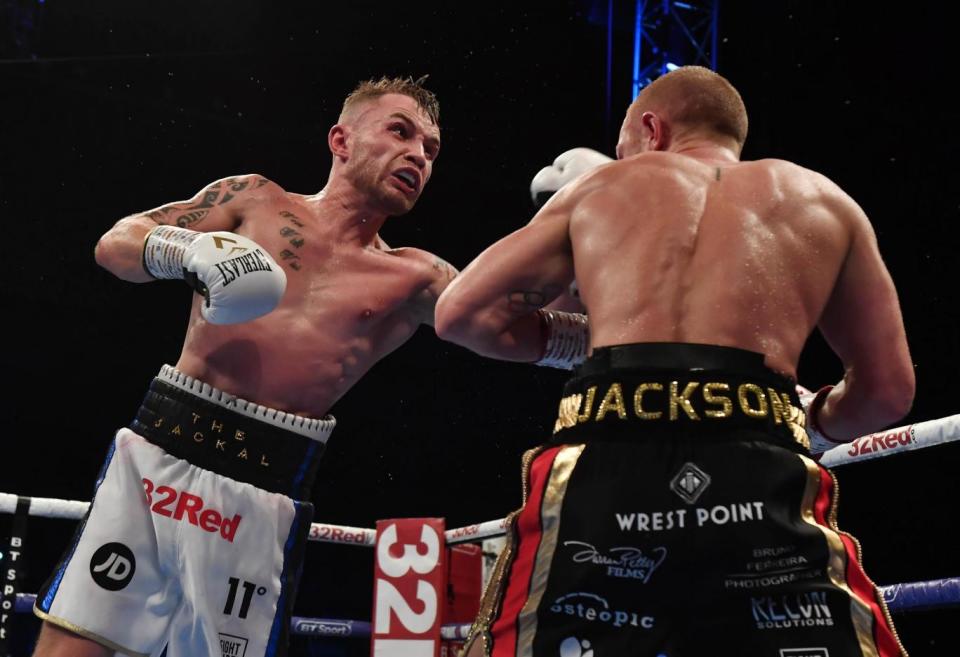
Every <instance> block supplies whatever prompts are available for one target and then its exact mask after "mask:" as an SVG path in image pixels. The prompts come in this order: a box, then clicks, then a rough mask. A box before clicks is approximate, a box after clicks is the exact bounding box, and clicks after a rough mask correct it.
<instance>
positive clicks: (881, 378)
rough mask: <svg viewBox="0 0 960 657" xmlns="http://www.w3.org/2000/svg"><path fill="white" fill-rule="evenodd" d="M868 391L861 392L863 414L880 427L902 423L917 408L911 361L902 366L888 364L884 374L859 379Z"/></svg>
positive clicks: (877, 373) (874, 374)
mask: <svg viewBox="0 0 960 657" xmlns="http://www.w3.org/2000/svg"><path fill="white" fill-rule="evenodd" d="M859 382H860V383H861V385H863V386H864V388H865V389H863V390H861V392H860V395H859V396H860V399H861V400H862V404H863V406H865V408H863V409H862V414H863V415H864V416H866V417H870V418H871V420H872V421H873V422H875V423H876V424H877V425H878V426H884V427H886V426H890V425H891V424H893V423H894V422H898V421H899V420H902V419H903V418H904V417H905V416H906V415H907V414H908V413H909V412H910V409H911V408H912V407H913V398H914V394H915V392H916V379H915V377H914V374H913V366H912V365H911V364H910V363H909V362H908V363H906V364H904V365H902V366H899V367H893V365H892V363H888V364H887V367H886V368H885V369H884V371H883V372H882V373H881V372H876V373H873V374H872V375H871V376H867V377H859Z"/></svg>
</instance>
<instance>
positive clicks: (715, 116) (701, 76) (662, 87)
mask: <svg viewBox="0 0 960 657" xmlns="http://www.w3.org/2000/svg"><path fill="white" fill-rule="evenodd" d="M630 111H634V112H637V111H638V112H641V113H642V112H646V111H652V112H654V113H657V112H659V113H662V114H663V115H664V116H665V118H667V119H668V120H670V121H672V122H674V123H677V124H680V125H683V126H687V127H690V128H693V129H706V130H708V131H709V132H712V133H714V134H717V135H723V136H726V137H731V138H733V139H734V140H736V142H737V144H738V145H739V146H743V142H744V141H746V138H747V108H746V107H745V106H744V104H743V99H742V98H740V93H739V92H738V91H737V90H736V89H735V88H734V86H733V85H732V84H730V82H729V81H728V80H727V79H726V78H725V77H723V76H722V75H719V74H717V73H714V72H713V71H711V70H710V69H708V68H704V67H702V66H681V67H680V68H678V69H676V70H674V71H671V72H670V73H667V74H666V75H663V76H661V77H659V78H657V79H656V80H654V81H653V82H652V83H650V84H649V85H648V86H647V87H646V88H644V90H643V91H641V92H640V95H639V96H637V99H636V100H635V101H633V104H632V105H631V106H630Z"/></svg>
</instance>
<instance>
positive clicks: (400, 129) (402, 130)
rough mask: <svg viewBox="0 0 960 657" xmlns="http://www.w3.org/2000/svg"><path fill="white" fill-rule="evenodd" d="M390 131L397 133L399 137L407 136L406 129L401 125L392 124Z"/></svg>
mask: <svg viewBox="0 0 960 657" xmlns="http://www.w3.org/2000/svg"><path fill="white" fill-rule="evenodd" d="M390 130H391V131H393V132H395V133H397V134H398V135H400V136H401V137H406V136H407V127H406V126H405V125H403V124H402V123H394V124H393V125H391V126H390Z"/></svg>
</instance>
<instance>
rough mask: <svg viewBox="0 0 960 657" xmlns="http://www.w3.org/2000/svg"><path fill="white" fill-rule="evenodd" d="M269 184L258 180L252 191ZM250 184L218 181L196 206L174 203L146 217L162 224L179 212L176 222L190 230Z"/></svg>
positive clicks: (226, 180)
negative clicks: (170, 215) (169, 215)
mask: <svg viewBox="0 0 960 657" xmlns="http://www.w3.org/2000/svg"><path fill="white" fill-rule="evenodd" d="M268 182H270V181H269V180H267V179H266V178H258V179H257V180H256V181H255V182H254V183H253V184H254V186H253V187H252V188H251V189H256V188H257V187H263V186H264V185H266V184H267V183H268ZM250 184H251V183H250V181H248V180H240V179H237V178H227V179H225V180H218V181H217V182H215V183H213V184H211V185H209V186H208V187H206V188H205V189H204V190H203V196H202V197H201V198H200V201H199V202H197V203H196V204H195V205H187V206H186V207H184V204H182V203H172V204H170V205H166V206H163V207H161V208H157V209H156V210H153V211H152V212H148V213H147V214H146V216H147V217H149V218H151V219H153V220H154V221H156V222H157V223H160V222H161V221H162V220H163V219H164V218H166V216H167V215H168V214H170V213H173V212H179V213H180V214H179V215H177V216H176V218H175V219H174V222H175V223H176V225H177V226H180V228H188V227H190V226H193V225H194V224H198V223H200V222H201V221H203V219H204V218H205V217H206V216H207V215H208V214H210V208H212V207H215V206H217V205H223V204H224V203H229V202H230V201H231V200H233V199H234V198H235V197H236V195H237V194H239V193H240V192H242V191H243V190H245V189H247V187H250Z"/></svg>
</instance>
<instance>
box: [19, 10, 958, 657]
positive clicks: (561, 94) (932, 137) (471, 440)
mask: <svg viewBox="0 0 960 657" xmlns="http://www.w3.org/2000/svg"><path fill="white" fill-rule="evenodd" d="M278 4H279V3H278ZM285 4H286V6H285V8H278V7H274V6H272V3H269V2H266V1H263V2H252V1H246V2H230V3H225V2H219V3H217V2H207V3H197V2H191V1H188V0H178V1H172V2H163V3H158V2H149V3H148V2H131V1H130V0H109V1H108V0H97V1H96V2H84V3H77V2H67V1H65V0H64V1H61V0H47V2H46V3H37V2H25V1H20V2H17V1H13V0H2V2H0V7H2V13H0V100H2V102H0V221H2V226H3V229H2V233H0V235H2V236H3V237H4V244H5V247H4V249H3V253H4V263H3V266H2V268H0V272H2V273H3V274H5V279H4V282H3V283H2V284H0V291H2V299H0V301H2V305H0V308H3V309H4V310H3V311H2V312H3V317H4V319H3V321H2V325H3V327H4V328H5V331H4V333H5V335H6V340H7V348H6V354H5V357H4V360H3V362H4V367H3V376H2V381H3V386H4V390H3V399H4V400H5V401H6V403H5V413H4V416H5V420H6V421H5V426H4V431H3V439H2V441H3V445H4V450H3V452H0V492H11V493H18V494H23V495H33V496H46V497H62V498H69V499H80V500H87V499H89V498H90V495H91V493H92V484H93V480H94V478H95V476H96V473H97V470H98V468H99V465H100V463H101V460H102V458H103V456H104V453H105V450H106V446H107V444H108V442H109V440H110V437H111V435H112V432H113V431H114V430H115V429H116V428H117V427H118V426H120V425H122V424H124V423H126V422H127V421H128V420H129V419H130V418H131V417H132V413H133V412H134V410H135V409H136V406H137V404H138V403H139V401H140V399H141V398H142V395H143V392H144V390H145V387H146V385H147V383H148V382H149V380H150V378H151V377H152V376H153V375H154V374H155V372H156V371H157V369H158V368H159V365H160V364H161V363H164V362H168V363H173V362H175V361H176V359H177V356H178V354H179V350H180V346H181V340H182V336H183V331H184V328H185V325H186V320H187V316H188V311H189V296H190V293H189V292H188V290H187V288H186V287H184V286H183V285H181V284H178V283H158V284H154V285H145V286H136V285H132V284H129V283H124V282H122V281H119V280H117V279H115V278H113V277H112V276H111V275H110V274H108V273H107V272H105V271H103V270H100V269H98V268H97V266H96V265H95V263H94V261H93V257H92V250H93V246H94V244H95V243H96V240H97V239H98V237H99V236H100V235H101V234H102V233H103V232H104V231H106V230H107V229H108V228H109V227H110V226H111V225H112V224H113V223H114V222H115V221H116V220H117V219H119V218H121V217H123V216H125V215H127V214H131V213H133V212H135V211H140V210H145V209H147V208H151V207H154V206H156V205H159V204H161V203H165V202H168V201H172V200H179V199H184V198H188V197H190V196H192V195H193V194H194V193H195V192H196V191H197V190H199V189H200V188H202V187H203V186H205V185H206V184H207V183H209V182H211V181H212V180H215V179H217V178H221V177H224V176H227V175H231V174H242V173H254V172H255V173H259V174H262V175H265V176H267V177H268V178H270V179H272V180H274V181H276V182H278V183H279V184H280V185H282V186H284V187H285V188H287V189H288V190H292V191H298V192H303V193H313V192H315V191H318V190H319V189H320V188H321V187H322V186H323V184H324V181H325V180H326V175H327V172H328V170H329V165H330V156H329V153H328V151H327V149H326V131H327V129H328V128H329V126H330V125H331V124H333V123H334V122H335V120H336V116H337V113H338V111H339V107H340V104H341V103H342V99H343V97H344V96H345V95H346V94H347V93H348V92H349V91H350V90H351V89H352V87H353V86H354V85H355V84H356V83H357V82H358V81H359V80H361V79H365V78H369V77H379V76H380V75H382V74H388V75H413V76H419V75H421V74H424V73H429V74H430V78H429V83H428V86H429V87H430V88H431V89H433V90H434V91H435V92H436V93H437V95H438V96H439V99H440V103H441V126H442V129H443V142H444V145H443V152H442V154H441V156H440V158H439V160H438V163H437V166H436V170H435V174H434V177H433V180H432V182H431V183H430V185H429V187H428V188H427V190H426V192H425V194H424V196H423V198H422V199H421V201H420V203H419V205H418V207H417V208H416V209H415V210H414V212H412V213H411V214H410V215H408V216H406V217H402V218H396V219H392V220H390V221H389V222H388V223H387V226H386V227H385V229H384V231H383V235H384V237H385V239H386V240H387V241H388V242H389V243H390V244H392V245H395V246H396V245H412V246H418V247H422V248H426V249H429V250H431V251H434V252H436V253H437V254H439V255H441V256H443V257H444V258H446V259H447V260H449V261H450V262H452V263H453V264H454V265H456V266H458V267H463V266H465V265H466V264H467V263H468V262H469V261H470V259H471V258H472V257H473V256H475V255H476V254H477V253H479V252H480V251H481V250H482V249H483V248H484V247H486V246H487V245H489V244H490V243H492V242H494V241H495V240H497V239H498V238H500V237H502V236H503V235H505V234H506V233H507V232H509V231H511V230H513V229H515V228H517V227H519V226H521V225H522V224H524V223H525V222H526V221H527V220H528V219H529V218H530V217H531V216H532V207H531V202H530V198H529V192H528V184H529V180H530V178H531V177H532V176H533V174H534V173H536V172H537V170H539V169H540V167H542V166H544V165H545V164H548V163H550V162H551V161H552V160H553V158H554V157H555V156H556V155H557V154H559V153H560V152H562V151H564V150H566V149H568V148H571V147H574V146H590V147H593V148H597V149H599V150H603V151H606V152H607V153H610V154H612V152H613V151H612V148H613V145H614V144H615V142H616V133H617V130H618V129H619V125H620V121H621V118H622V115H623V111H624V110H625V109H626V106H627V104H628V103H629V101H630V72H631V66H632V55H631V50H632V39H633V3H632V2H617V3H615V4H616V11H615V21H614V26H615V29H614V31H613V40H614V41H613V52H614V60H615V65H614V68H613V77H612V82H613V86H612V95H611V101H612V107H613V115H612V116H607V115H606V113H605V104H606V81H605V75H606V73H605V61H606V38H607V28H606V25H605V12H606V7H607V3H606V2H599V3H591V2H589V1H575V0H566V1H565V0H557V1H555V2H551V3H549V4H547V3H544V4H543V5H534V4H529V3H522V2H516V3H502V4H500V3H495V2H494V3H491V2H486V3H452V2H451V3H442V2H415V3H410V2H406V3H396V4H393V3H389V4H388V3H373V2H360V1H354V2H351V3H349V6H348V8H339V9H338V8H334V7H332V6H330V5H328V3H320V2H297V3H285ZM594 5H596V6H594ZM898 7H899V9H898V10H897V11H887V10H884V9H881V8H880V7H879V5H878V4H874V3H846V2H839V3H823V2H816V3H811V2H800V1H786V2H769V3H768V2H738V3H734V2H727V3H724V4H723V5H722V6H721V11H720V43H719V61H718V70H719V71H720V72H721V73H722V74H724V75H725V76H727V77H728V78H729V79H730V80H731V81H732V82H733V83H734V85H736V86H737V87H738V89H739V90H740V92H741V93H742V95H743V97H744V100H745V102H746V105H747V108H748V110H749V112H750V136H749V137H748V140H747V146H746V149H745V152H744V158H745V159H756V158H761V157H778V158H785V159H789V160H793V161H795V162H797V163H799V164H801V165H804V166H807V167H809V168H812V169H816V170H818V171H820V172H822V173H824V174H826V175H827V176H829V177H830V178H832V179H833V180H834V181H835V182H837V183H838V184H840V185H841V186H842V187H843V188H844V189H846V190H847V191H848V192H849V193H850V194H851V195H852V196H853V197H854V198H855V199H857V201H858V202H859V203H860V204H861V205H862V206H863V208H864V209H865V210H866V212H867V214H868V215H869V216H870V217H871V219H872V221H873V223H874V226H875V227H876V231H877V234H878V237H879V242H880V248H881V251H882V253H883V254H884V257H885V260H886V262H887V265H888V267H889V268H890V270H891V272H892V274H893V277H894V279H895V281H896V282H897V285H898V289H899V292H900V297H901V303H902V305H903V312H904V316H905V319H906V325H907V333H908V337H909V339H910V344H911V348H912V353H913V358H914V362H915V364H916V372H917V379H918V394H917V400H916V403H915V405H914V409H913V411H912V412H911V414H910V416H909V417H908V418H907V419H906V420H905V421H904V423H906V422H909V421H920V420H927V419H934V418H939V417H943V416H946V415H950V414H953V413H956V412H957V411H958V408H957V403H956V402H955V396H956V392H955V389H954V386H955V385H956V384H955V382H954V379H953V378H952V377H953V376H954V372H955V368H956V365H957V363H958V352H960V350H958V339H957V333H956V324H957V318H958V313H957V307H958V293H957V289H956V286H955V284H954V278H955V274H954V262H953V257H952V256H953V249H954V248H955V247H956V245H957V243H958V242H957V228H956V222H957V219H958V214H960V201H958V197H957V193H956V182H955V181H956V174H957V167H956V166H955V165H954V159H953V153H954V151H955V150H956V138H955V134H956V126H957V123H958V119H960V110H958V108H957V105H956V103H954V102H952V101H947V100H945V98H946V97H947V96H948V95H949V96H953V95H955V90H954V89H951V86H953V84H954V82H955V80H956V77H957V73H956V67H957V63H958V61H957V60H958V56H957V54H956V50H955V47H954V46H955V44H953V43H952V41H955V38H956V37H955V24H954V22H953V21H952V19H951V18H950V17H948V16H944V15H940V14H939V13H938V11H936V10H935V9H934V8H932V5H928V4H922V3H915V5H913V6H911V7H909V10H907V9H906V8H905V7H904V6H902V5H898ZM948 92H949V93H948ZM811 264H812V263H811ZM865 330H869V327H865ZM841 375H842V370H841V368H840V365H839V362H838V361H837V360H836V359H835V358H834V357H833V356H832V355H831V354H830V352H829V351H828V349H827V348H826V347H825V346H824V344H823V342H822V340H821V339H820V338H819V337H817V336H815V337H814V338H812V339H811V341H810V344H809V345H808V349H807V350H806V352H805V354H804V357H803V359H802V362H801V368H800V379H801V382H803V383H805V385H807V386H808V387H811V388H816V387H818V386H820V385H822V384H826V383H832V382H834V381H836V380H837V379H839V378H840V376H841ZM562 381H563V373H562V372H557V371H550V370H544V369H541V368H536V367H530V366H523V365H515V364H505V363H497V362H493V361H486V360H482V359H481V358H479V357H476V356H474V355H473V354H471V353H469V352H467V351H465V350H463V349H461V348H459V347H455V346H452V345H448V344H445V343H442V342H440V341H439V340H437V338H436V337H435V335H434V334H433V332H432V330H430V329H429V328H422V329H421V330H420V331H419V332H418V333H417V335H415V336H414V338H413V339H412V340H411V341H410V342H409V343H408V344H407V345H406V346H404V347H402V348H401V349H400V350H399V351H397V352H396V353H394V354H393V355H391V356H389V357H388V358H387V359H386V360H384V361H383V362H381V363H380V364H378V365H377V366H375V367H374V368H373V370H372V371H371V372H370V373H369V374H368V375H367V377H366V378H365V379H364V380H363V381H362V382H361V383H360V384H359V385H357V386H356V387H355V389H354V390H352V391H351V392H350V393H349V394H348V395H347V396H346V398H345V399H343V400H342V401H341V402H340V403H338V404H337V405H336V406H335V407H334V409H333V412H334V414H335V415H336V416H337V419H338V421H339V426H338V428H337V430H336V432H335V433H334V436H333V438H332V440H331V442H330V444H329V449H328V452H327V456H326V457H325V460H324V462H323V464H322V466H321V469H320V475H319V483H318V485H317V486H316V490H315V494H314V497H313V501H314V503H315V504H316V519H317V520H319V521H324V522H332V523H339V524H347V525H352V526H361V527H364V526H366V527H372V526H373V525H374V523H375V521H376V520H377V519H378V518H390V517H413V516H440V517H445V518H446V519H447V523H448V527H456V526H461V525H465V524H470V523H472V522H477V521H482V520H489V519H494V518H500V517H502V516H503V515H505V514H506V513H507V512H508V511H510V510H512V509H513V508H515V507H517V506H518V505H519V504H520V485H519V456H520V454H521V453H522V452H523V450H524V449H526V448H528V447H531V446H533V445H535V444H537V443H538V442H539V441H541V440H542V439H543V438H544V437H545V436H546V435H547V433H548V431H549V427H550V425H551V423H552V418H553V417H554V413H555V408H556V400H557V397H558V392H559V389H560V386H561V384H562ZM958 455H960V447H958V446H957V445H948V446H944V447H937V448H933V449H929V450H925V451H921V452H916V453H912V454H906V455H901V456H898V457H896V458H892V459H884V460H881V461H875V462H871V463H870V464H866V465H855V466H846V467H843V468H840V469H838V476H839V479H840V484H841V488H842V490H843V499H842V504H841V509H840V522H841V525H842V526H844V528H845V529H847V530H848V531H850V532H852V533H854V534H855V535H857V536H858V537H859V538H860V539H861V540H862V541H863V543H864V546H865V551H864V560H865V565H866V567H867V570H868V572H869V573H870V574H871V576H872V577H873V579H874V580H875V581H877V582H878V583H879V584H892V583H896V582H909V581H917V580H928V579H934V578H942V577H952V576H957V575H960V565H958V564H957V563H956V559H955V548H954V547H953V546H952V545H951V544H950V543H949V542H948V538H947V536H946V534H947V531H948V529H949V527H950V525H951V524H953V523H954V521H955V519H956V513H955V511H954V498H955V497H956V491H957V487H956V485H955V484H954V481H955V476H956V474H955V473H956V470H957V466H958V464H960V463H958V462H960V458H958ZM73 525H74V523H71V522H66V521H56V520H45V519H31V521H30V526H29V535H28V537H27V540H28V547H27V552H28V553H29V557H28V558H29V561H28V569H27V573H26V579H25V589H26V590H29V591H35V590H36V589H37V588H38V587H39V586H40V584H41V583H42V581H43V579H45V578H46V576H47V575H48V573H49V571H50V570H51V568H52V566H53V564H54V563H55V561H56V559H57V557H58V556H59V554H60V552H61V551H62V550H63V549H64V548H65V546H66V543H67V541H68V539H69V536H70V533H71V532H72V528H73ZM8 527H9V518H8V517H2V518H0V535H3V536H5V535H6V532H7V528H8ZM308 552H309V554H308V561H307V565H306V568H305V571H304V576H303V580H302V585H301V592H300V596H299V599H298V601H297V606H296V612H297V614H298V615H304V616H326V617H340V618H360V619H367V618H369V616H370V591H371V585H372V574H371V571H372V551H370V550H365V549H355V548H346V547H340V546H328V545H319V544H313V545H311V546H310V547H309V549H308ZM956 621H957V612H956V611H955V610H939V611H933V612H926V613H910V614H902V615H900V616H898V617H897V622H898V627H899V629H900V633H901V635H902V638H903V640H904V643H905V644H906V646H907V648H908V649H909V650H911V653H912V654H913V655H914V656H915V657H917V656H921V655H954V654H957V647H958V645H960V640H957V639H955V638H952V637H953V636H954V635H955V627H951V625H955V624H956ZM16 628H17V629H20V630H21V637H22V638H21V640H20V644H21V645H23V644H25V643H26V638H24V637H26V636H28V635H29V634H31V633H32V632H33V631H35V629H36V623H35V621H33V620H32V619H31V618H28V617H26V616H23V617H20V618H18V619H17V624H16ZM366 650H367V647H366V645H365V643H364V642H363V641H356V640H353V641H351V642H350V648H349V652H350V654H364V653H365V651H366ZM319 652H320V649H319V648H318V647H317V646H316V645H313V646H311V645H309V644H308V642H307V641H306V640H304V639H300V638H298V639H295V642H294V654H311V653H312V654H319Z"/></svg>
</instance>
